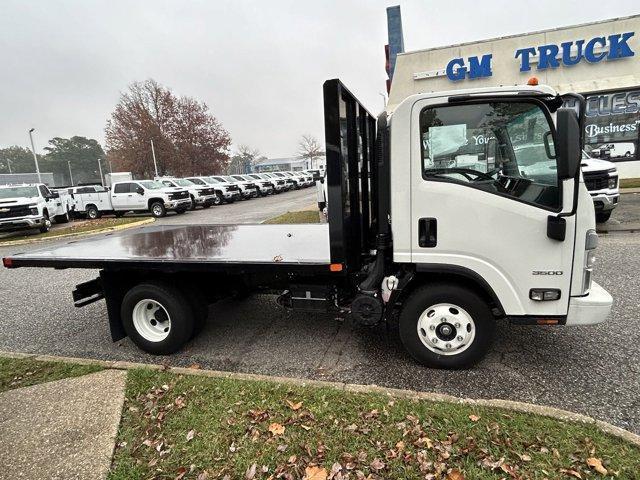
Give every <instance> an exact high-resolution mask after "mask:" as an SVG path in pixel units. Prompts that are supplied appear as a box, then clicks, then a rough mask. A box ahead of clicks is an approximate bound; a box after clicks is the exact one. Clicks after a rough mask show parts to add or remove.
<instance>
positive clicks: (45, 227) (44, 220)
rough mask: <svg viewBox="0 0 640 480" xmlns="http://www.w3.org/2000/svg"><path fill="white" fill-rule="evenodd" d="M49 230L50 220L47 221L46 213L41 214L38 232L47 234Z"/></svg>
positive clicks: (47, 215)
mask: <svg viewBox="0 0 640 480" xmlns="http://www.w3.org/2000/svg"><path fill="white" fill-rule="evenodd" d="M50 228H51V220H49V214H48V213H47V212H43V213H42V225H41V226H40V228H39V230H40V233H47V232H48V231H49V229H50Z"/></svg>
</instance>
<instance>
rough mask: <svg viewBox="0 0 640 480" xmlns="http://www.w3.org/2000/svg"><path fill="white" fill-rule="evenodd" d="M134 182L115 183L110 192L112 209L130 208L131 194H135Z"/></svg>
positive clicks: (131, 206)
mask: <svg viewBox="0 0 640 480" xmlns="http://www.w3.org/2000/svg"><path fill="white" fill-rule="evenodd" d="M135 188H136V186H135V184H133V183H129V182H124V183H116V185H115V186H114V187H113V192H112V193H111V204H112V205H113V209H114V210H132V209H134V207H133V196H134V195H137V193H135Z"/></svg>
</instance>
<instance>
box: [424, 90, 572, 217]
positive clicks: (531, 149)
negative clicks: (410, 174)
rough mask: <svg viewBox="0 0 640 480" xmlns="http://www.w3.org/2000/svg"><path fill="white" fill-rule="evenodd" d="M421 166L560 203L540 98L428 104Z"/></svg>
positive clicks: (429, 173) (431, 173) (436, 174)
mask: <svg viewBox="0 0 640 480" xmlns="http://www.w3.org/2000/svg"><path fill="white" fill-rule="evenodd" d="M420 135H421V151H422V172H423V177H424V178H425V179H430V178H433V179H440V180H446V181H451V182H456V183H465V184H468V185H469V186H473V187H476V188H481V189H484V190H488V191H490V192H493V193H498V194H503V195H507V196H513V197H518V198H521V199H523V200H524V201H527V202H528V203H534V204H539V205H541V206H544V207H551V208H556V207H558V205H559V200H560V196H559V186H558V176H557V165H556V160H555V148H554V144H553V135H552V130H551V127H550V124H549V120H548V119H547V116H546V115H545V112H544V111H543V110H542V108H541V107H540V106H539V105H538V104H536V103H529V102H525V101H518V102H506V101H505V102H490V103H477V104H463V105H447V106H443V107H427V108H424V109H423V110H422V111H421V113H420Z"/></svg>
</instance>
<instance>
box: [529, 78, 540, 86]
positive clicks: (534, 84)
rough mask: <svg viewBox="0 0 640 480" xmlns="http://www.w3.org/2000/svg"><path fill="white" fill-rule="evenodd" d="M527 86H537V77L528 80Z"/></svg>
mask: <svg viewBox="0 0 640 480" xmlns="http://www.w3.org/2000/svg"><path fill="white" fill-rule="evenodd" d="M527 85H530V86H532V87H535V86H536V85H538V77H531V78H530V79H529V80H527Z"/></svg>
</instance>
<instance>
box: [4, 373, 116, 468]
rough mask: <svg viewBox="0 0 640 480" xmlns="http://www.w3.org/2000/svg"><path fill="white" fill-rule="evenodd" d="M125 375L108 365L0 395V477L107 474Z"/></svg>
mask: <svg viewBox="0 0 640 480" xmlns="http://www.w3.org/2000/svg"><path fill="white" fill-rule="evenodd" d="M126 376H127V373H126V372H124V371H118V370H108V371H103V372H98V373H94V374H91V375H84V376H82V377H77V378H67V379H64V380H58V381H56V382H49V383H43V384H41V385H35V386H32V387H24V388H18V389H16V390H10V391H8V392H5V393H2V394H0V478H6V479H17V478H25V479H48V480H58V479H59V480H72V479H78V480H90V479H102V478H105V477H106V474H107V472H108V471H109V468H110V466H111V454H112V452H113V445H114V442H115V438H116V433H117V432H118V425H119V424H120V414H121V411H122V404H123V402H124V387H125V379H126Z"/></svg>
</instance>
